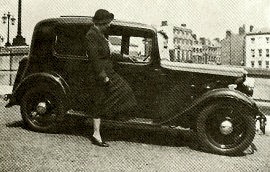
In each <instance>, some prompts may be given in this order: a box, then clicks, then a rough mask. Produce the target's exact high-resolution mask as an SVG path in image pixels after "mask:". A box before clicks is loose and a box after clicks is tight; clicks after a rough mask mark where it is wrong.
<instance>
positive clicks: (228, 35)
mask: <svg viewBox="0 0 270 172" xmlns="http://www.w3.org/2000/svg"><path fill="white" fill-rule="evenodd" d="M231 36H232V32H231V31H229V30H227V31H226V38H229V37H231Z"/></svg>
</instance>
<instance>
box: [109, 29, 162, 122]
mask: <svg viewBox="0 0 270 172" xmlns="http://www.w3.org/2000/svg"><path fill="white" fill-rule="evenodd" d="M129 33H130V34H127V32H125V34H123V35H118V36H116V35H111V36H109V41H110V43H111V44H112V47H113V48H112V49H113V53H116V54H126V55H128V57H127V56H126V55H120V56H119V55H118V56H117V57H118V58H117V59H116V60H115V63H114V70H115V71H116V72H117V73H118V74H119V75H121V76H122V77H123V78H124V79H125V80H126V81H127V82H128V83H129V85H130V87H131V88H132V90H133V92H134V94H135V97H136V100H137V103H138V109H137V110H138V111H137V112H139V113H136V114H134V115H136V116H137V117H141V118H155V117H156V116H155V115H153V113H154V112H155V110H156V109H155V108H154V107H155V103H156V102H155V101H156V97H157V91H158V89H157V78H158V73H159V71H158V69H157V68H156V67H155V65H153V64H152V61H153V59H154V56H153V55H154V54H153V53H152V47H153V41H154V36H153V35H152V36H151V34H149V35H147V36H146V35H145V34H141V35H140V33H138V31H136V35H133V34H134V32H129ZM132 33H133V34H132ZM119 57H120V58H119Z"/></svg>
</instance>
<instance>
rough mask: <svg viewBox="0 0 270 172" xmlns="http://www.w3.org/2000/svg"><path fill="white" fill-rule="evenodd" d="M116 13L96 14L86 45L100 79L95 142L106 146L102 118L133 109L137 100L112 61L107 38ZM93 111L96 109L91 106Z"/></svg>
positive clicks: (93, 67) (99, 12) (95, 101)
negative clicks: (103, 138)
mask: <svg viewBox="0 0 270 172" xmlns="http://www.w3.org/2000/svg"><path fill="white" fill-rule="evenodd" d="M113 19H114V15H113V14H112V13H109V12H108V11H107V10H104V9H99V10H97V11H96V13H95V16H94V17H93V23H94V25H93V26H91V27H90V29H89V31H88V32H87V34H86V43H87V45H86V48H87V54H88V58H89V61H90V63H89V64H90V66H89V69H93V70H92V71H91V72H94V74H95V76H96V77H95V78H96V82H95V84H96V92H95V96H94V105H95V109H94V112H95V114H94V115H93V127H94V132H93V136H92V139H91V140H92V143H93V144H95V145H98V146H102V147H108V146H109V145H108V144H107V143H105V142H104V141H102V138H101V135H100V123H101V117H103V116H105V115H109V114H115V113H122V112H124V111H127V110H129V109H131V108H133V107H134V106H135V105H136V100H135V97H134V95H133V92H132V90H131V88H130V86H129V85H128V83H127V82H126V81H125V80H124V79H122V78H121V77H120V75H118V74H117V73H116V72H115V71H114V70H113V65H112V62H111V60H110V48H109V42H108V40H107V39H106V38H105V35H104V34H105V33H106V32H107V31H108V29H109V27H110V24H111V22H112V20H113ZM89 112H93V111H92V110H90V109H89Z"/></svg>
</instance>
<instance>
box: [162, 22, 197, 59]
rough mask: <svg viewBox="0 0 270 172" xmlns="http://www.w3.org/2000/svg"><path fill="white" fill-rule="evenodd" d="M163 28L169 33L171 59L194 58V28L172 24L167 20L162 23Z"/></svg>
mask: <svg viewBox="0 0 270 172" xmlns="http://www.w3.org/2000/svg"><path fill="white" fill-rule="evenodd" d="M160 29H161V30H163V31H164V32H165V33H166V34H167V35H168V37H169V38H168V41H169V42H168V47H169V49H170V58H171V59H170V60H171V61H173V62H190V61H191V59H192V51H193V41H194V38H193V36H192V30H191V29H188V28H187V27H186V24H181V26H170V25H168V22H167V21H163V22H162V24H161V28H160Z"/></svg>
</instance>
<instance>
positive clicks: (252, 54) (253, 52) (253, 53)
mask: <svg viewBox="0 0 270 172" xmlns="http://www.w3.org/2000/svg"><path fill="white" fill-rule="evenodd" d="M251 56H252V57H255V50H254V49H251Z"/></svg>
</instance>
